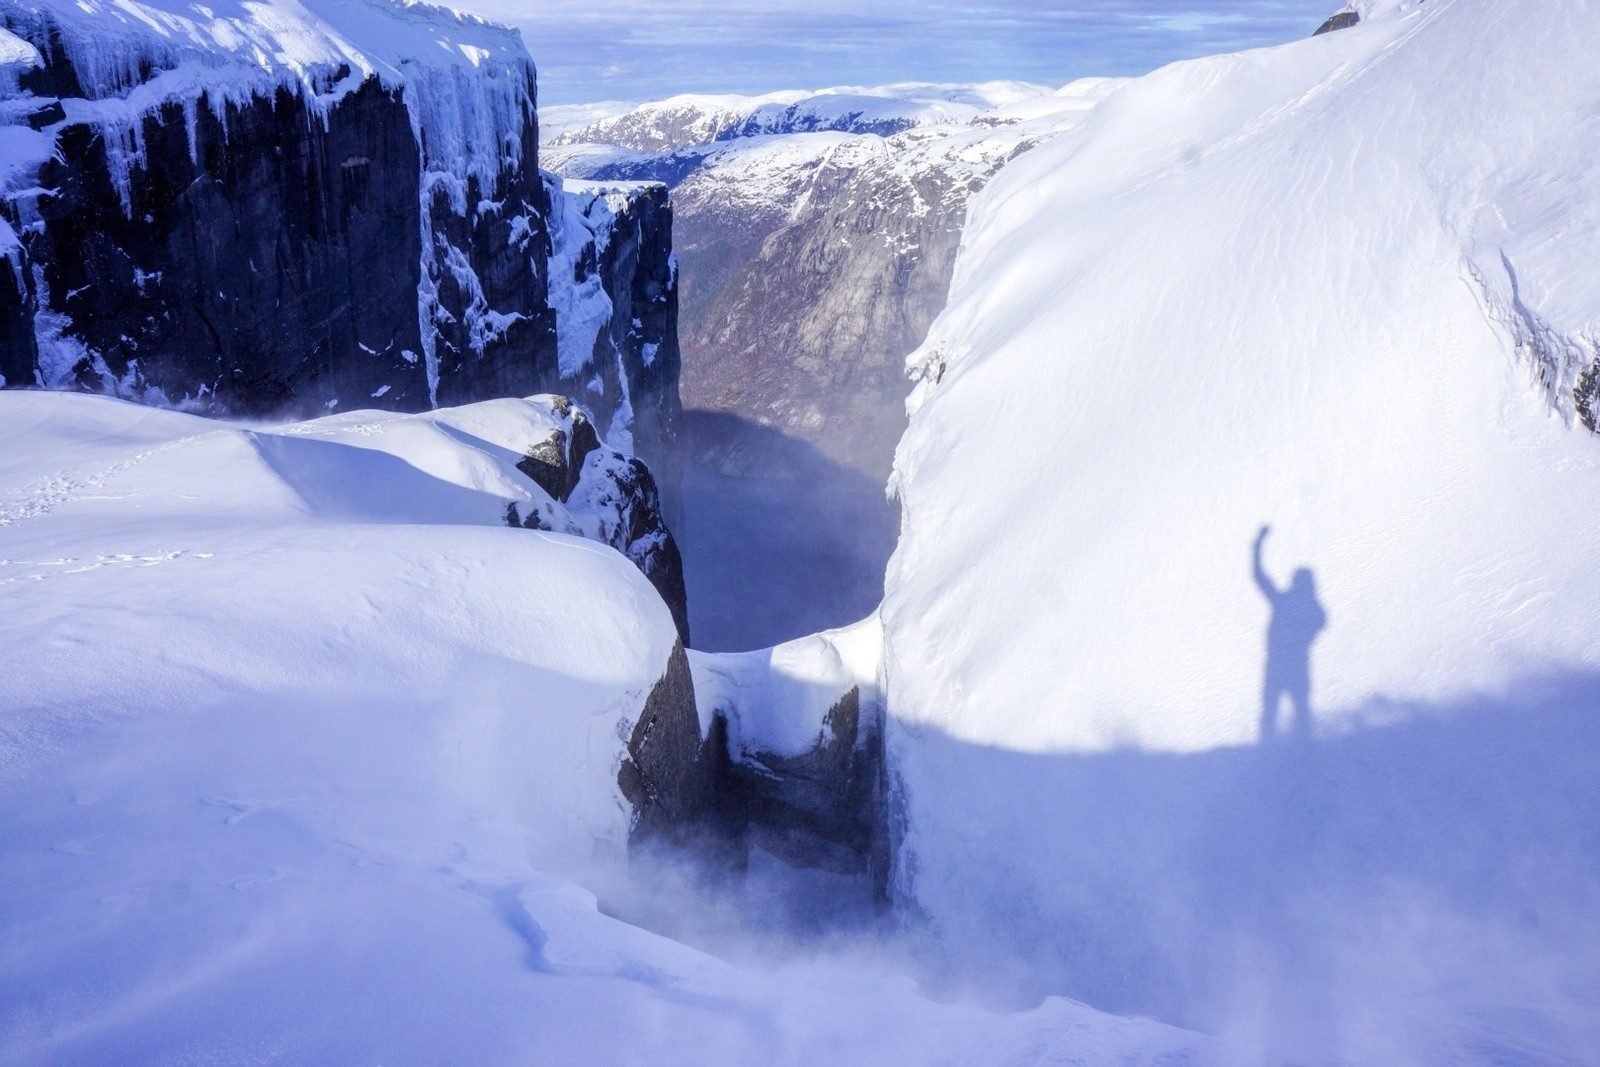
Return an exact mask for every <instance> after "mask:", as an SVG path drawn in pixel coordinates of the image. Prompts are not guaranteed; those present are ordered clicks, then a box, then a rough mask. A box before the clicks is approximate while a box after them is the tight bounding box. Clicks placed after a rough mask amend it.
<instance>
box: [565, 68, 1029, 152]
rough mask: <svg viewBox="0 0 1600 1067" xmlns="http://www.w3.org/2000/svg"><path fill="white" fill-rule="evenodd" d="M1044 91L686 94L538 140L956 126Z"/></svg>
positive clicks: (684, 139) (1017, 86)
mask: <svg viewBox="0 0 1600 1067" xmlns="http://www.w3.org/2000/svg"><path fill="white" fill-rule="evenodd" d="M1050 92H1051V90H1049V89H1047V88H1046V87H1044V86H1039V85H1031V84H1028V83H1025V82H985V83H981V84H975V85H946V84H925V83H901V84H896V85H880V86H859V85H846V86H837V87H835V88H831V89H820V90H811V91H805V90H788V91H783V92H775V93H768V94H766V95H762V96H738V95H732V94H728V95H716V96H709V95H695V94H688V95H683V96H674V97H669V98H668V99H666V100H660V101H654V102H651V103H647V104H642V105H639V106H637V107H633V108H630V109H628V110H625V111H621V112H618V113H614V114H608V115H603V116H602V117H600V118H598V119H597V120H595V121H593V122H590V123H587V124H584V125H578V126H570V125H569V126H568V127H567V128H564V129H562V130H560V131H558V132H557V133H555V135H554V136H551V137H547V138H546V141H547V143H550V144H583V143H598V144H612V145H619V146H622V147H625V148H630V149H633V150H635V151H643V152H660V151H666V150H670V149H676V148H687V147H689V146H692V145H699V144H706V143H708V142H711V141H726V140H731V139H734V138H739V137H751V136H759V135H762V134H782V133H815V132H835V133H876V134H881V135H889V134H894V133H899V132H900V131H902V130H907V129H912V128H915V127H919V126H948V125H963V124H966V123H970V122H973V121H976V120H978V119H979V118H980V116H983V115H985V114H986V113H989V112H993V111H994V110H996V109H1003V108H1007V107H1012V106H1017V105H1019V104H1023V103H1025V102H1027V101H1029V100H1035V99H1038V98H1041V97H1045V96H1048V95H1050Z"/></svg>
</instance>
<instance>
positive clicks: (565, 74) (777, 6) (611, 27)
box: [456, 0, 1342, 104]
mask: <svg viewBox="0 0 1600 1067" xmlns="http://www.w3.org/2000/svg"><path fill="white" fill-rule="evenodd" d="M1341 2H1342V0H990V2H987V3H973V2H965V0H768V2H765V3H762V2H755V0H456V3H458V4H461V5H463V6H468V7H471V8H472V9H474V10H476V11H478V12H480V13H482V14H484V15H487V16H489V17H491V18H494V19H496V20H497V21H501V22H507V23H510V24H511V25H514V26H517V27H518V28H520V29H521V30H522V31H523V36H524V38H525V39H526V40H527V42H528V48H529V50H530V51H531V52H532V53H533V57H534V59H535V60H536V61H537V62H538V64H539V70H540V85H541V96H542V99H543V101H544V102H545V103H551V104H565V103H584V102H590V101H596V100H646V99H652V98H656V97H662V96H670V95H672V94H673V93H680V92H714V91H722V92H761V91H769V90H773V89H789V88H817V87H822V86H827V85H840V84H851V83H855V84H878V83H883V82H893V81H985V80H988V79H990V78H1017V79H1022V80H1026V81H1038V82H1045V83H1047V84H1052V85H1057V84H1062V83H1064V82H1067V81H1070V80H1071V79H1073V78H1076V77H1081V76H1083V75H1087V74H1138V73H1143V72H1144V71H1147V70H1151V69H1153V68H1155V67H1158V66H1160V65H1161V64H1163V63H1167V62H1170V61H1171V60H1174V59H1185V58H1190V57H1193V56H1199V55H1207V54H1211V53H1215V52H1224V51H1236V50H1238V49H1241V48H1250V47H1253V46H1255V45H1261V44H1274V43H1277V42H1280V41H1286V40H1290V39H1292V38H1295V37H1300V36H1304V35H1306V34H1309V33H1310V32H1311V31H1312V30H1314V29H1315V28H1316V27H1317V25H1318V23H1320V22H1321V21H1322V20H1323V19H1324V18H1326V17H1327V16H1328V15H1329V14H1331V13H1332V12H1333V10H1334V9H1336V8H1337V7H1338V6H1339V4H1340V3H1341Z"/></svg>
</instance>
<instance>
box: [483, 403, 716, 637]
mask: <svg viewBox="0 0 1600 1067" xmlns="http://www.w3.org/2000/svg"><path fill="white" fill-rule="evenodd" d="M550 400H551V408H552V411H553V412H554V413H555V414H556V415H558V416H560V417H563V418H564V419H565V420H566V426H565V427H564V428H559V427H558V428H557V429H555V430H553V431H551V433H550V435H549V436H548V437H546V438H545V439H544V440H542V441H535V442H534V443H533V444H531V445H529V446H528V448H527V451H526V452H525V454H524V455H523V457H522V459H521V460H520V461H519V462H518V463H517V470H519V471H521V472H522V473H523V474H525V475H527V477H528V478H529V480H530V481H532V482H533V483H534V484H535V485H537V486H539V488H541V489H543V490H544V491H545V492H546V493H548V494H549V495H550V498H551V499H552V500H553V501H554V502H555V503H557V504H561V505H565V506H564V507H563V508H559V509H553V510H552V509H551V508H550V506H549V505H542V506H536V507H533V508H530V510H529V512H528V514H527V515H526V516H524V515H523V514H522V513H521V512H520V511H519V510H518V508H517V505H516V504H515V503H512V504H510V505H508V506H507V509H506V522H507V524H509V525H511V526H520V527H523V528H525V529H531V530H558V531H560V532H563V533H571V534H575V535H577V536H580V537H587V538H589V539H590V540H593V541H599V542H600V543H601V544H606V545H610V546H611V547H612V548H615V549H616V550H617V551H619V552H621V553H622V554H623V555H625V556H627V557H628V559H630V560H632V561H633V564H634V566H636V567H638V568H639V570H640V572H641V573H642V574H643V575H644V576H645V577H646V578H648V579H649V580H650V584H651V585H653V586H655V589H656V592H658V593H660V594H661V599H662V600H664V601H665V602H666V604H667V608H668V609H669V610H670V611H671V612H672V620H673V622H674V623H675V624H676V625H677V628H678V637H679V640H681V641H682V642H683V643H684V644H688V643H689V594H688V589H687V586H686V583H685V582H684V577H683V555H682V553H680V552H679V550H678V543H677V540H676V539H675V538H674V537H673V536H672V530H671V528H670V525H669V523H668V522H667V518H666V514H665V510H664V508H663V505H662V501H661V492H660V490H659V488H658V487H657V485H656V480H655V476H654V475H653V474H651V472H650V468H649V467H648V466H646V465H645V464H644V463H643V462H642V461H641V460H639V459H637V458H635V457H633V456H629V455H626V454H624V453H622V452H617V451H614V450H612V449H609V448H606V447H605V446H604V445H602V444H601V442H600V438H599V435H598V434H597V433H596V432H595V428H594V423H593V422H592V421H591V420H590V418H589V416H588V414H587V413H586V412H585V411H584V410H583V409H582V408H580V407H578V406H577V405H575V404H573V403H572V401H571V400H569V399H568V398H566V397H553V398H550Z"/></svg>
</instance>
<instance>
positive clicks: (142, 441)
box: [0, 392, 1195, 1063]
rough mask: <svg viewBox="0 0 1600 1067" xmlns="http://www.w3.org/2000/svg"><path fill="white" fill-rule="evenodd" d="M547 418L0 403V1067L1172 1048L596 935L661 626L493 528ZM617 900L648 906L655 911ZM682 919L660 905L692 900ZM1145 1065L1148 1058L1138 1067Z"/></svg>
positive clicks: (487, 410) (657, 665) (669, 640)
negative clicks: (235, 414)
mask: <svg viewBox="0 0 1600 1067" xmlns="http://www.w3.org/2000/svg"><path fill="white" fill-rule="evenodd" d="M553 424H554V421H553V417H552V415H551V408H550V406H549V404H548V403H547V402H545V401H539V400H535V401H520V400H506V401H494V402H490V403H486V404H481V405H474V406H471V407H467V408H460V409H454V410H447V411H442V412H438V413H434V414H430V415H421V416H396V415H390V414H383V413H376V412H365V413H361V412H356V413H349V414H344V415H340V416H336V417H334V418H331V419H325V420H319V421H317V422H311V423H303V424H297V425H291V426H284V427H276V428H270V429H269V428H250V427H245V426H238V425H229V424H224V423H217V422H211V421H206V420H202V419H199V418H194V417H191V416H187V415H181V414H176V413H172V412H165V411H158V410H152V409H149V408H143V407H136V406H134V405H131V404H126V403H122V402H119V401H116V400H111V399H106V398H100V397H91V396H82V395H76V394H50V393H17V392H8V393H0V678H3V679H4V685H3V687H0V860H3V861H0V869H3V870H4V877H3V878H0V915H4V917H5V918H4V922H3V923H0V1060H4V1061H6V1062H13V1061H15V1062H27V1063H34V1062H52V1063H86V1062H152V1061H155V1062H166V1061H174V1060H176V1061H185V1062H187V1061H203V1062H224V1063H233V1062H261V1061H284V1062H385V1063H439V1062H476V1063H484V1062H516V1063H527V1062H569V1063H570V1062H608V1061H610V1062H616V1061H618V1060H622V1059H627V1058H631V1057H636V1056H637V1055H639V1054H641V1053H644V1052H649V1053H650V1054H651V1056H652V1058H653V1059H654V1060H657V1061H660V1062H729V1061H730V1060H736V1061H742V1062H757V1061H759V1062H795V1063H800V1062H817V1061H819V1060H829V1059H834V1060H837V1059H841V1058H842V1059H854V1060H855V1061H857V1062H869V1061H870V1062H893V1061H897V1060H898V1061H923V1060H926V1059H929V1058H947V1059H950V1060H952V1061H965V1062H971V1061H972V1060H973V1059H974V1058H988V1057H990V1056H991V1055H998V1056H999V1057H1001V1058H1002V1059H1007V1060H1017V1059H1025V1058H1029V1057H1032V1056H1036V1055H1040V1054H1041V1050H1047V1052H1048V1054H1051V1055H1053V1054H1055V1053H1056V1052H1060V1053H1062V1054H1064V1055H1069V1056H1076V1057H1080V1058H1082V1059H1084V1060H1086V1061H1089V1062H1099V1061H1102V1060H1103V1059H1104V1058H1105V1057H1107V1056H1114V1057H1126V1058H1128V1059H1129V1060H1131V1061H1133V1062H1150V1061H1154V1060H1156V1059H1157V1058H1158V1057H1160V1056H1161V1055H1162V1054H1165V1053H1170V1052H1173V1051H1175V1050H1183V1049H1189V1048H1192V1047H1193V1046H1194V1040H1195V1039H1194V1038H1193V1037H1192V1035H1187V1034H1184V1033H1182V1032H1180V1031H1176V1030H1172V1029H1170V1028H1167V1027H1163V1026H1160V1025H1158V1024H1154V1023H1146V1022H1141V1021H1137V1020H1119V1019H1114V1018H1111V1017H1109V1016H1102V1015H1100V1014H1098V1013H1096V1012H1093V1011H1091V1010H1089V1009H1087V1008H1084V1007H1081V1006H1079V1005H1076V1004H1073V1003H1070V1002H1067V1001H1062V1000H1053V1001H1049V1002H1047V1003H1045V1004H1043V1005H1041V1006H1039V1007H1037V1008H1034V1009H1032V1010H1028V1011H1024V1012H1021V1013H1016V1014H996V1013H993V1012H991V1011H988V1010H984V1009H981V1008H977V1007H967V1006H962V1005H959V1004H936V1003H934V1002H933V1001H931V1000H929V999H927V998H925V997H924V996H922V995H920V994H919V993H918V992H917V990H916V988H915V986H914V984H913V983H912V981H911V980H910V979H909V978H906V977H904V976H903V974H902V973H901V972H897V971H896V970H894V969H891V968H890V967H889V965H888V964H887V963H885V962H882V961H876V962H875V960H874V958H873V957H872V956H870V955H865V954H862V953H846V952H845V951H844V950H839V951H838V952H829V951H825V950H822V949H820V948H819V949H818V950H817V951H816V952H815V953H814V954H810V955H807V956H805V957H802V958H793V957H791V958H789V959H788V960H787V961H786V962H784V963H783V964H781V965H780V964H778V963H776V962H770V963H766V964H761V963H757V962H751V961H749V960H748V959H747V962H745V963H744V964H743V965H741V966H734V965H731V964H728V963H724V962H721V961H720V960H718V959H716V958H713V957H712V956H708V955H705V954H703V953H701V952H699V951H696V950H693V949H690V948H686V947H684V946H682V945H679V944H675V943H673V942H670V941H667V940H665V939H663V938H661V937H658V936H656V935H653V934H650V933H646V932H644V931H643V930H640V929H638V928H636V927H633V926H629V925H626V924H624V923H623V922H620V921H617V920H615V919H611V918H607V917H606V916H605V915H603V914H601V913H600V912H599V911H597V910H596V902H595V897H594V896H593V895H592V894H591V893H590V892H589V891H588V890H586V889H583V888H580V884H603V885H611V886H615V885H616V884H617V883H618V880H619V879H625V875H623V874H621V873H619V871H618V869H617V868H618V864H619V863H620V860H621V858H622V850H623V847H624V843H625V839H626V834H627V828H628V812H627V810H626V808H625V806H624V802H623V799H622V797H621V795H620V793H619V791H618V789H617V785H616V773H617V767H618V763H619V761H620V759H621V758H622V754H623V739H624V738H625V737H626V736H627V733H628V731H629V729H630V726H631V723H632V721H633V719H634V717H635V716H636V715H637V714H638V712H639V709H640V707H641V705H642V703H643V700H644V697H645V694H646V693H647V691H648V690H649V688H650V687H651V686H652V685H653V683H654V682H655V681H656V679H657V678H659V677H660V676H661V674H662V672H663V671H664V669H665V666H666V663H667V658H668V653H669V651H670V649H671V647H672V644H673V641H674V637H675V631H674V629H673V625H672V621H671V618H670V616H669V614H668V612H667V609H666V607H665V605H663V604H662V603H661V601H660V600H659V599H658V598H657V597H656V595H655V593H654V591H653V590H652V589H651V588H650V586H649V584H648V583H647V582H646V581H645V580H644V579H643V577H641V576H640V575H639V574H638V572H637V571H636V570H635V569H634V568H633V566H632V565H631V564H629V563H628V562H627V561H626V560H625V559H623V557H621V556H620V555H618V554H616V553H615V552H613V551H611V550H610V549H607V548H604V547H601V546H598V545H596V544H594V543H592V542H588V541H584V540H580V539H577V538H572V537H567V536H562V535H557V534H546V533H539V532H535V531H530V530H523V529H511V528H508V527H506V526H504V525H503V524H502V515H503V512H504V508H505V504H506V503H507V502H508V501H511V500H517V501H520V502H521V503H522V504H523V506H524V510H526V509H527V507H529V506H532V505H534V504H544V505H549V501H547V500H545V499H544V498H543V497H542V495H541V494H542V491H541V490H539V489H538V488H537V487H536V486H535V485H534V484H533V483H532V482H531V481H528V480H527V479H524V478H522V477H521V476H520V475H519V474H518V473H517V472H516V471H515V468H514V466H513V464H514V462H515V460H516V459H517V458H518V457H519V455H520V450H521V449H523V448H525V447H526V445H527V444H529V443H531V442H532V441H534V440H539V439H542V438H543V436H544V435H545V434H546V433H548V431H549V429H550V428H551V426H552V425H553ZM636 892H639V893H645V894H656V895H659V896H665V893H664V890H663V887H661V886H660V885H658V884H656V883H653V882H647V883H644V884H643V885H642V886H641V888H640V889H639V890H637V891H636ZM685 906H687V905H685ZM1168 1062H1170V1061H1168Z"/></svg>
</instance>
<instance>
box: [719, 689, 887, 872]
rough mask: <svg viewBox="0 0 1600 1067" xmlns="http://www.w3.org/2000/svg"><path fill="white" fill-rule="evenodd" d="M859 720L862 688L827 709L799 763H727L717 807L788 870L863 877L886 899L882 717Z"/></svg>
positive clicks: (876, 712)
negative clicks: (813, 743)
mask: <svg viewBox="0 0 1600 1067" xmlns="http://www.w3.org/2000/svg"><path fill="white" fill-rule="evenodd" d="M866 710H867V712H868V714H866V715H863V709H862V700H861V688H860V687H859V686H857V687H854V688H852V689H851V690H850V691H849V692H848V693H846V694H845V695H844V696H843V697H842V698H841V699H840V700H839V702H838V703H837V704H835V705H834V706H833V707H832V708H831V709H829V711H828V714H827V717H826V719H825V720H824V725H823V732H822V734H821V736H820V737H819V738H818V740H817V744H816V746H815V747H814V748H812V749H810V750H809V751H807V752H805V753H803V754H801V755H799V756H780V755H776V754H773V753H768V752H759V751H758V752H751V753H745V754H744V757H743V758H742V759H732V758H730V759H729V760H727V761H726V762H725V763H724V764H723V765H722V768H721V774H720V778H719V783H718V784H719V790H718V797H719V803H720V804H721V805H722V806H723V810H724V812H725V813H726V818H727V822H728V824H729V825H730V826H732V827H734V828H735V829H736V830H737V831H742V832H743V833H745V834H747V835H748V837H749V840H750V842H751V843H752V844H755V845H758V846H759V847H761V848H763V849H765V850H766V851H768V852H770V853H772V854H773V855H775V856H778V857H780V858H781V859H783V860H785V861H786V862H788V863H791V864H794V865H795V866H799V867H816V868H820V869H823V870H828V871H832V872H834V873H836V874H863V873H865V874H866V875H868V877H869V880H870V882H871V884H872V887H873V895H874V898H875V899H877V900H878V901H880V902H884V901H887V899H888V873H889V839H888V830H887V821H886V816H887V812H886V790H885V787H884V782H885V778H884V774H885V771H884V756H883V723H882V711H881V709H879V708H876V707H875V706H869V707H868V708H867V709H866Z"/></svg>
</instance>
